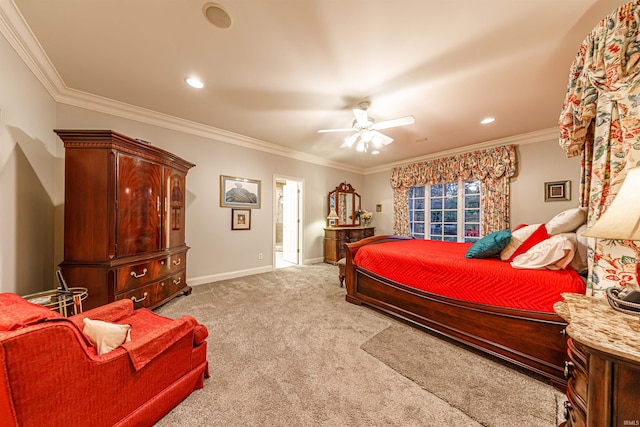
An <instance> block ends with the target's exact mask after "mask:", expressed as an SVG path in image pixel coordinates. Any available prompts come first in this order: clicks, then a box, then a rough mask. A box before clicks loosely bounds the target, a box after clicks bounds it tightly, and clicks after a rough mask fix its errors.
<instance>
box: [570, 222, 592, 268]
mask: <svg viewBox="0 0 640 427" xmlns="http://www.w3.org/2000/svg"><path fill="white" fill-rule="evenodd" d="M586 230H587V224H583V225H581V226H580V228H578V229H577V230H576V254H575V255H574V256H573V259H572V260H571V264H569V265H571V267H572V268H573V269H574V270H575V271H577V272H578V273H579V274H583V273H586V272H587V271H588V270H589V262H588V257H587V248H588V247H589V239H588V238H587V237H582V233H584V232H585V231H586Z"/></svg>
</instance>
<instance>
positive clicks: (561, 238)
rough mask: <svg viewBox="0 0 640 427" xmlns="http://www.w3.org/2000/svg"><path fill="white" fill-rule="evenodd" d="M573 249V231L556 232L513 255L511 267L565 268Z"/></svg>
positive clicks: (574, 248) (574, 246)
mask: <svg viewBox="0 0 640 427" xmlns="http://www.w3.org/2000/svg"><path fill="white" fill-rule="evenodd" d="M575 250H576V237H575V233H562V234H556V235H555V236H551V237H549V238H548V239H546V240H543V241H542V242H540V243H538V244H536V245H534V246H533V247H532V248H531V249H529V250H528V251H527V252H525V253H523V254H520V255H518V256H517V257H515V258H514V259H513V261H512V262H511V266H512V267H513V268H533V269H543V268H546V269H549V270H560V269H565V268H566V267H567V266H568V265H569V263H570V262H571V260H572V259H573V255H574V253H575Z"/></svg>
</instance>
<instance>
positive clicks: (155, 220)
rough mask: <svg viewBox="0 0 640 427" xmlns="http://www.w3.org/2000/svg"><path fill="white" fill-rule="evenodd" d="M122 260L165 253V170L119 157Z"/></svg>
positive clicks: (123, 155) (154, 165) (155, 165)
mask: <svg viewBox="0 0 640 427" xmlns="http://www.w3.org/2000/svg"><path fill="white" fill-rule="evenodd" d="M117 191H118V194H117V197H118V199H117V207H118V213H117V221H118V225H117V230H118V232H117V241H116V244H117V251H118V257H123V256H127V255H135V254H138V253H143V252H148V251H154V250H159V249H161V247H162V246H161V227H162V223H161V221H162V210H161V209H162V196H163V195H162V166H160V165H158V164H155V163H151V162H149V161H147V160H144V159H142V158H139V157H132V156H129V155H127V154H122V153H120V154H119V155H118V190H117Z"/></svg>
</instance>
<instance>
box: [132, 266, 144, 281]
mask: <svg viewBox="0 0 640 427" xmlns="http://www.w3.org/2000/svg"><path fill="white" fill-rule="evenodd" d="M146 274H147V269H146V268H145V269H143V270H142V274H136V272H135V271H132V272H131V277H135V278H136V279H139V278H141V277H143V276H145V275H146Z"/></svg>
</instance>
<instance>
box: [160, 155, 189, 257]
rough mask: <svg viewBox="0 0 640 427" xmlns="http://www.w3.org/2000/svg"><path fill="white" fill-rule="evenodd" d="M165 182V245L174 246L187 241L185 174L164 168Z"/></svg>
mask: <svg viewBox="0 0 640 427" xmlns="http://www.w3.org/2000/svg"><path fill="white" fill-rule="evenodd" d="M164 182H165V187H164V188H165V193H164V194H165V209H164V210H165V212H164V215H165V218H164V230H165V234H166V235H165V247H167V248H174V247H176V246H181V245H184V243H185V233H184V224H185V210H186V206H185V195H186V191H185V174H184V173H182V172H179V171H177V170H175V169H172V168H168V167H165V168H164Z"/></svg>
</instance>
